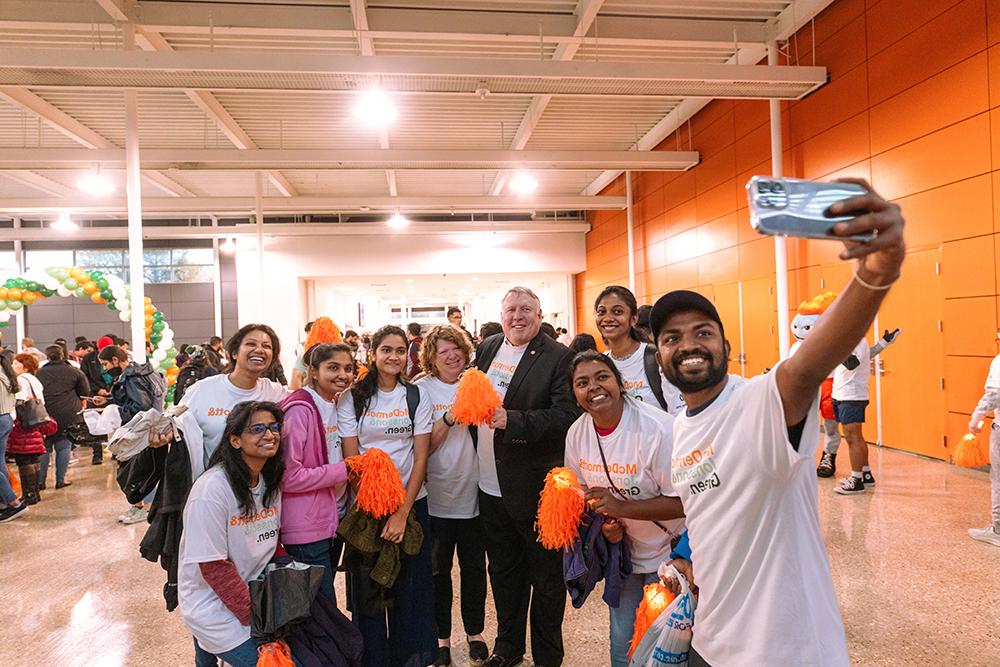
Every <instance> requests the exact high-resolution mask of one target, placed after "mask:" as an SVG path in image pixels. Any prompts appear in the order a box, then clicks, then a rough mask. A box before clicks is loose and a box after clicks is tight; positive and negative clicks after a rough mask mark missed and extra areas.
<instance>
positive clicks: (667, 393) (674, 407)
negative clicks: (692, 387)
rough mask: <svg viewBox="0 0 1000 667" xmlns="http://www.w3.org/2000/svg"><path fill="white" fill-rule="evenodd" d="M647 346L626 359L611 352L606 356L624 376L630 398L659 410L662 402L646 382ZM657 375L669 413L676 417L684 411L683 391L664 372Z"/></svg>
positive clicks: (637, 349)
mask: <svg viewBox="0 0 1000 667" xmlns="http://www.w3.org/2000/svg"><path fill="white" fill-rule="evenodd" d="M647 345H649V343H643V344H641V345H639V347H638V348H636V350H635V352H633V353H632V354H630V355H628V356H627V357H625V358H624V359H617V358H615V357H614V356H612V355H611V351H610V350H608V351H607V352H606V353H605V354H607V355H608V358H610V359H611V361H612V362H613V363H614V365H615V367H617V368H618V372H619V373H621V374H622V380H624V382H625V389H626V390H628V393H629V396H631V397H632V398H634V399H636V400H639V401H642V402H643V403H648V404H649V405H652V406H653V407H654V408H658V407H660V402H659V401H657V400H656V395H655V394H653V390H652V389H650V388H649V383H648V382H647V381H646V364H645V358H644V356H645V353H646V346H647ZM657 375H659V376H660V389H661V391H663V400H664V402H665V403H666V404H667V412H669V413H670V414H672V415H675V416H676V415H677V414H679V413H680V411H681V410H683V409H684V397H683V396H681V390H680V389H678V388H677V387H675V386H674V385H672V384H670V381H669V380H667V378H665V377H664V376H663V372H662V371H657Z"/></svg>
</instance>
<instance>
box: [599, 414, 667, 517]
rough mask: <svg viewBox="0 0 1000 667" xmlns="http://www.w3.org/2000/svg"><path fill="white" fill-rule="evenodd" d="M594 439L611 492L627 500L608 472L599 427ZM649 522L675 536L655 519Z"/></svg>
mask: <svg viewBox="0 0 1000 667" xmlns="http://www.w3.org/2000/svg"><path fill="white" fill-rule="evenodd" d="M594 437H595V438H597V451H599V452H600V453H601V465H603V466H604V476H605V477H607V478H608V484H610V485H611V490H612V491H614V492H615V493H617V494H618V497H619V498H623V499H624V498H625V494H623V493H622V491H621V489H619V488H618V487H617V486H616V485H615V483H614V482H613V481H612V479H611V473H610V472H608V460H607V459H606V458H605V457H604V447H602V446H601V436H600V434H599V433H598V432H597V426H596V425H595V426H594ZM649 521H650V522H651V523H653V524H654V525H655V526H656V527H657V528H659V529H660V530H662V531H663V532H664V533H667V534H668V535H672V534H673V533H671V532H670V529H669V528H667V527H666V526H664V525H663V524H662V523H660V522H659V521H656V520H655V519H650V520H649Z"/></svg>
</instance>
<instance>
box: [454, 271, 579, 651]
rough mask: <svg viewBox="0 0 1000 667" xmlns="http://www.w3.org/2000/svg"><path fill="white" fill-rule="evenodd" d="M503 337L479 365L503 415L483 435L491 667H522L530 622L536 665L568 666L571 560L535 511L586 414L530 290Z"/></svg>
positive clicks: (519, 297)
mask: <svg viewBox="0 0 1000 667" xmlns="http://www.w3.org/2000/svg"><path fill="white" fill-rule="evenodd" d="M501 308H502V312H501V317H500V320H501V325H502V326H503V333H500V334H495V335H493V336H491V337H489V338H488V339H486V340H485V341H484V342H483V343H482V345H481V346H480V348H479V352H478V353H477V355H476V366H477V367H478V368H479V370H481V371H483V372H484V373H486V374H487V376H488V377H489V378H490V380H491V381H492V382H493V386H494V387H495V388H496V390H497V392H499V394H500V395H501V396H502V397H503V406H502V407H500V408H497V411H496V414H494V416H493V421H492V423H491V424H490V425H489V426H480V427H478V428H474V429H473V435H474V437H475V438H476V441H477V451H478V453H479V515H480V520H481V521H482V526H483V532H484V533H485V535H486V552H487V554H488V555H489V573H490V582H491V584H492V587H493V600H494V602H495V603H496V609H497V641H496V645H495V646H494V648H493V655H491V656H490V658H489V660H487V661H486V667H509V666H511V665H517V664H519V663H520V662H521V661H522V658H523V657H524V652H525V634H526V631H527V627H526V626H527V619H528V614H529V600H530V616H531V653H532V659H533V661H534V663H535V665H539V666H541V667H557V666H558V665H560V664H562V659H563V643H562V620H563V612H564V610H565V607H566V587H565V585H564V584H563V576H562V554H561V553H560V552H559V551H549V550H546V549H544V548H543V547H542V545H541V544H539V542H538V536H537V534H536V533H535V528H534V521H535V512H536V511H537V509H538V498H539V495H540V494H541V491H542V485H543V483H544V481H545V474H546V473H547V472H548V471H549V470H551V469H552V468H554V467H556V466H561V465H563V451H564V449H565V444H566V431H567V430H568V429H569V427H570V425H571V424H572V423H573V422H574V421H575V420H576V418H577V417H578V416H579V414H580V411H579V409H578V408H577V406H576V402H575V401H574V399H573V395H572V392H571V391H570V387H569V380H568V368H569V362H570V358H571V356H572V353H571V352H570V351H569V349H568V348H566V347H565V346H564V345H560V344H559V343H557V342H556V341H555V340H553V339H552V338H549V337H548V336H546V335H545V334H544V333H541V332H540V331H539V327H540V326H541V323H542V308H541V304H540V303H539V300H538V297H537V296H535V294H534V292H532V291H531V290H529V289H528V288H526V287H514V288H513V289H511V290H510V291H509V292H508V293H507V295H506V296H505V297H504V298H503V301H502V302H501Z"/></svg>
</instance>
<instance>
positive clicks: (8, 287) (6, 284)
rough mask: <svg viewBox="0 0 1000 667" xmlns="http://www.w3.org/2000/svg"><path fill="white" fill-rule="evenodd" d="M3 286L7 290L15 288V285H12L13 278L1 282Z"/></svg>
mask: <svg viewBox="0 0 1000 667" xmlns="http://www.w3.org/2000/svg"><path fill="white" fill-rule="evenodd" d="M3 286H4V287H6V288H7V289H10V288H11V287H17V285H16V284H15V283H14V279H13V278H8V279H7V280H5V281H3Z"/></svg>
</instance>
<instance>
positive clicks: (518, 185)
mask: <svg viewBox="0 0 1000 667" xmlns="http://www.w3.org/2000/svg"><path fill="white" fill-rule="evenodd" d="M537 187H538V181H537V180H535V178H534V177H533V176H532V175H531V174H529V173H527V172H524V171H519V172H517V173H516V174H514V176H512V177H511V179H510V189H511V190H513V191H514V192H515V193H516V194H519V195H530V194H531V193H532V192H534V191H535V189H536V188H537Z"/></svg>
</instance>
